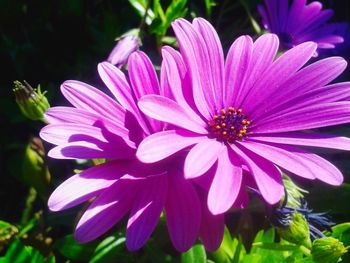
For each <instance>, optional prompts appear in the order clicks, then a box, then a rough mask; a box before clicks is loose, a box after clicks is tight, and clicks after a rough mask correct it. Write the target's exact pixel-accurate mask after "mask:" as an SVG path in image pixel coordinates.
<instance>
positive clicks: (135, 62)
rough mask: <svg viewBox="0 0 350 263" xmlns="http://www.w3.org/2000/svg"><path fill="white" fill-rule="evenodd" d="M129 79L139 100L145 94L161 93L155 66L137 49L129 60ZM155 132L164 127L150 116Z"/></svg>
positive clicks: (149, 119)
mask: <svg viewBox="0 0 350 263" xmlns="http://www.w3.org/2000/svg"><path fill="white" fill-rule="evenodd" d="M128 71H129V79H130V82H131V85H132V88H133V92H134V94H135V98H136V100H137V101H138V100H139V99H140V98H141V97H142V96H144V95H150V94H157V95H159V93H160V88H159V81H158V77H157V74H156V72H155V70H154V66H153V64H152V62H151V60H150V59H149V58H148V56H147V55H146V54H145V53H143V52H141V51H137V52H134V53H133V54H131V55H130V57H129V60H128ZM148 122H149V123H150V125H151V127H152V129H153V131H154V132H157V131H160V130H161V129H162V124H161V123H160V122H159V121H157V120H154V119H152V118H148Z"/></svg>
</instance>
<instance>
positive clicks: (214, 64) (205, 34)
mask: <svg viewBox="0 0 350 263" xmlns="http://www.w3.org/2000/svg"><path fill="white" fill-rule="evenodd" d="M193 27H194V28H195V29H196V30H197V32H198V33H199V35H201V37H202V38H203V40H204V45H205V46H204V49H206V50H207V52H208V60H209V61H208V63H209V65H208V70H209V76H210V79H211V86H212V87H211V89H212V90H213V91H215V92H214V93H213V96H214V102H215V106H216V109H221V108H222V107H223V106H224V101H223V91H224V52H223V50H222V46H221V42H220V39H219V36H218V34H217V32H216V30H215V29H214V28H213V26H212V25H211V24H210V23H209V22H208V21H207V20H205V19H203V18H195V19H194V20H193Z"/></svg>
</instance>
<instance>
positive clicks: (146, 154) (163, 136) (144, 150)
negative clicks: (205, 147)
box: [136, 130, 206, 163]
mask: <svg viewBox="0 0 350 263" xmlns="http://www.w3.org/2000/svg"><path fill="white" fill-rule="evenodd" d="M205 138H206V137H205V136H198V135H196V134H193V133H191V132H187V131H183V130H176V131H175V130H169V131H163V132H158V133H154V134H152V135H150V136H148V137H146V138H145V139H144V140H143V141H142V142H141V143H140V145H139V146H138V148H137V152H136V156H137V158H138V159H139V160H140V161H142V162H145V163H153V162H158V161H160V160H162V159H164V158H166V157H168V156H170V155H172V154H174V153H176V152H178V151H180V150H182V149H184V148H186V147H188V146H191V145H193V144H196V143H198V142H200V141H201V140H204V139H205Z"/></svg>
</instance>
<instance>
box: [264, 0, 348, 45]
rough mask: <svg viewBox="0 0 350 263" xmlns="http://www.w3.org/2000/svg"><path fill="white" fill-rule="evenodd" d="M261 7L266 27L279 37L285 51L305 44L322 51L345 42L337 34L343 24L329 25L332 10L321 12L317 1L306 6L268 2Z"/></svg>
mask: <svg viewBox="0 0 350 263" xmlns="http://www.w3.org/2000/svg"><path fill="white" fill-rule="evenodd" d="M264 2H265V5H260V6H259V13H260V15H261V17H262V21H263V25H264V27H265V28H266V29H267V30H269V31H270V32H271V33H274V34H277V35H278V37H279V39H280V42H281V44H282V45H283V47H285V48H291V47H294V46H296V45H299V44H301V43H303V42H306V41H313V42H316V43H317V45H318V48H319V49H330V48H334V47H335V45H336V44H339V43H342V42H343V37H342V36H341V35H339V34H338V31H339V28H340V27H342V25H341V24H340V23H329V20H330V19H331V18H332V16H333V10H330V9H325V10H322V4H321V3H320V2H318V1H314V2H311V3H310V4H306V0H293V1H292V3H291V5H289V4H288V0H265V1H264Z"/></svg>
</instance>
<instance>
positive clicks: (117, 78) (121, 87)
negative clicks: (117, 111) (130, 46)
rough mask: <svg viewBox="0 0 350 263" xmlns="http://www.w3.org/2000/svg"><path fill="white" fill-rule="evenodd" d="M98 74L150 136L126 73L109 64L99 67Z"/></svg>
mask: <svg viewBox="0 0 350 263" xmlns="http://www.w3.org/2000/svg"><path fill="white" fill-rule="evenodd" d="M98 73H99V74H100V77H101V79H102V80H103V82H104V83H105V85H106V86H107V87H108V89H109V90H110V91H111V92H112V94H113V95H114V97H115V98H116V99H117V101H118V102H119V103H120V104H121V105H122V106H123V107H124V108H125V109H126V110H128V111H130V112H131V113H132V115H133V116H134V117H135V118H136V119H137V121H138V123H139V125H140V126H141V127H142V129H143V130H144V131H145V132H146V134H149V133H150V131H149V128H148V126H147V124H146V123H145V120H144V117H143V116H142V114H141V113H140V111H139V109H138V107H137V105H136V101H135V98H134V97H133V94H132V90H131V88H130V86H129V83H128V81H127V79H126V77H125V75H124V73H123V72H122V71H121V70H120V69H119V68H117V67H115V66H113V65H112V64H110V63H108V62H103V63H100V64H99V65H98Z"/></svg>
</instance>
